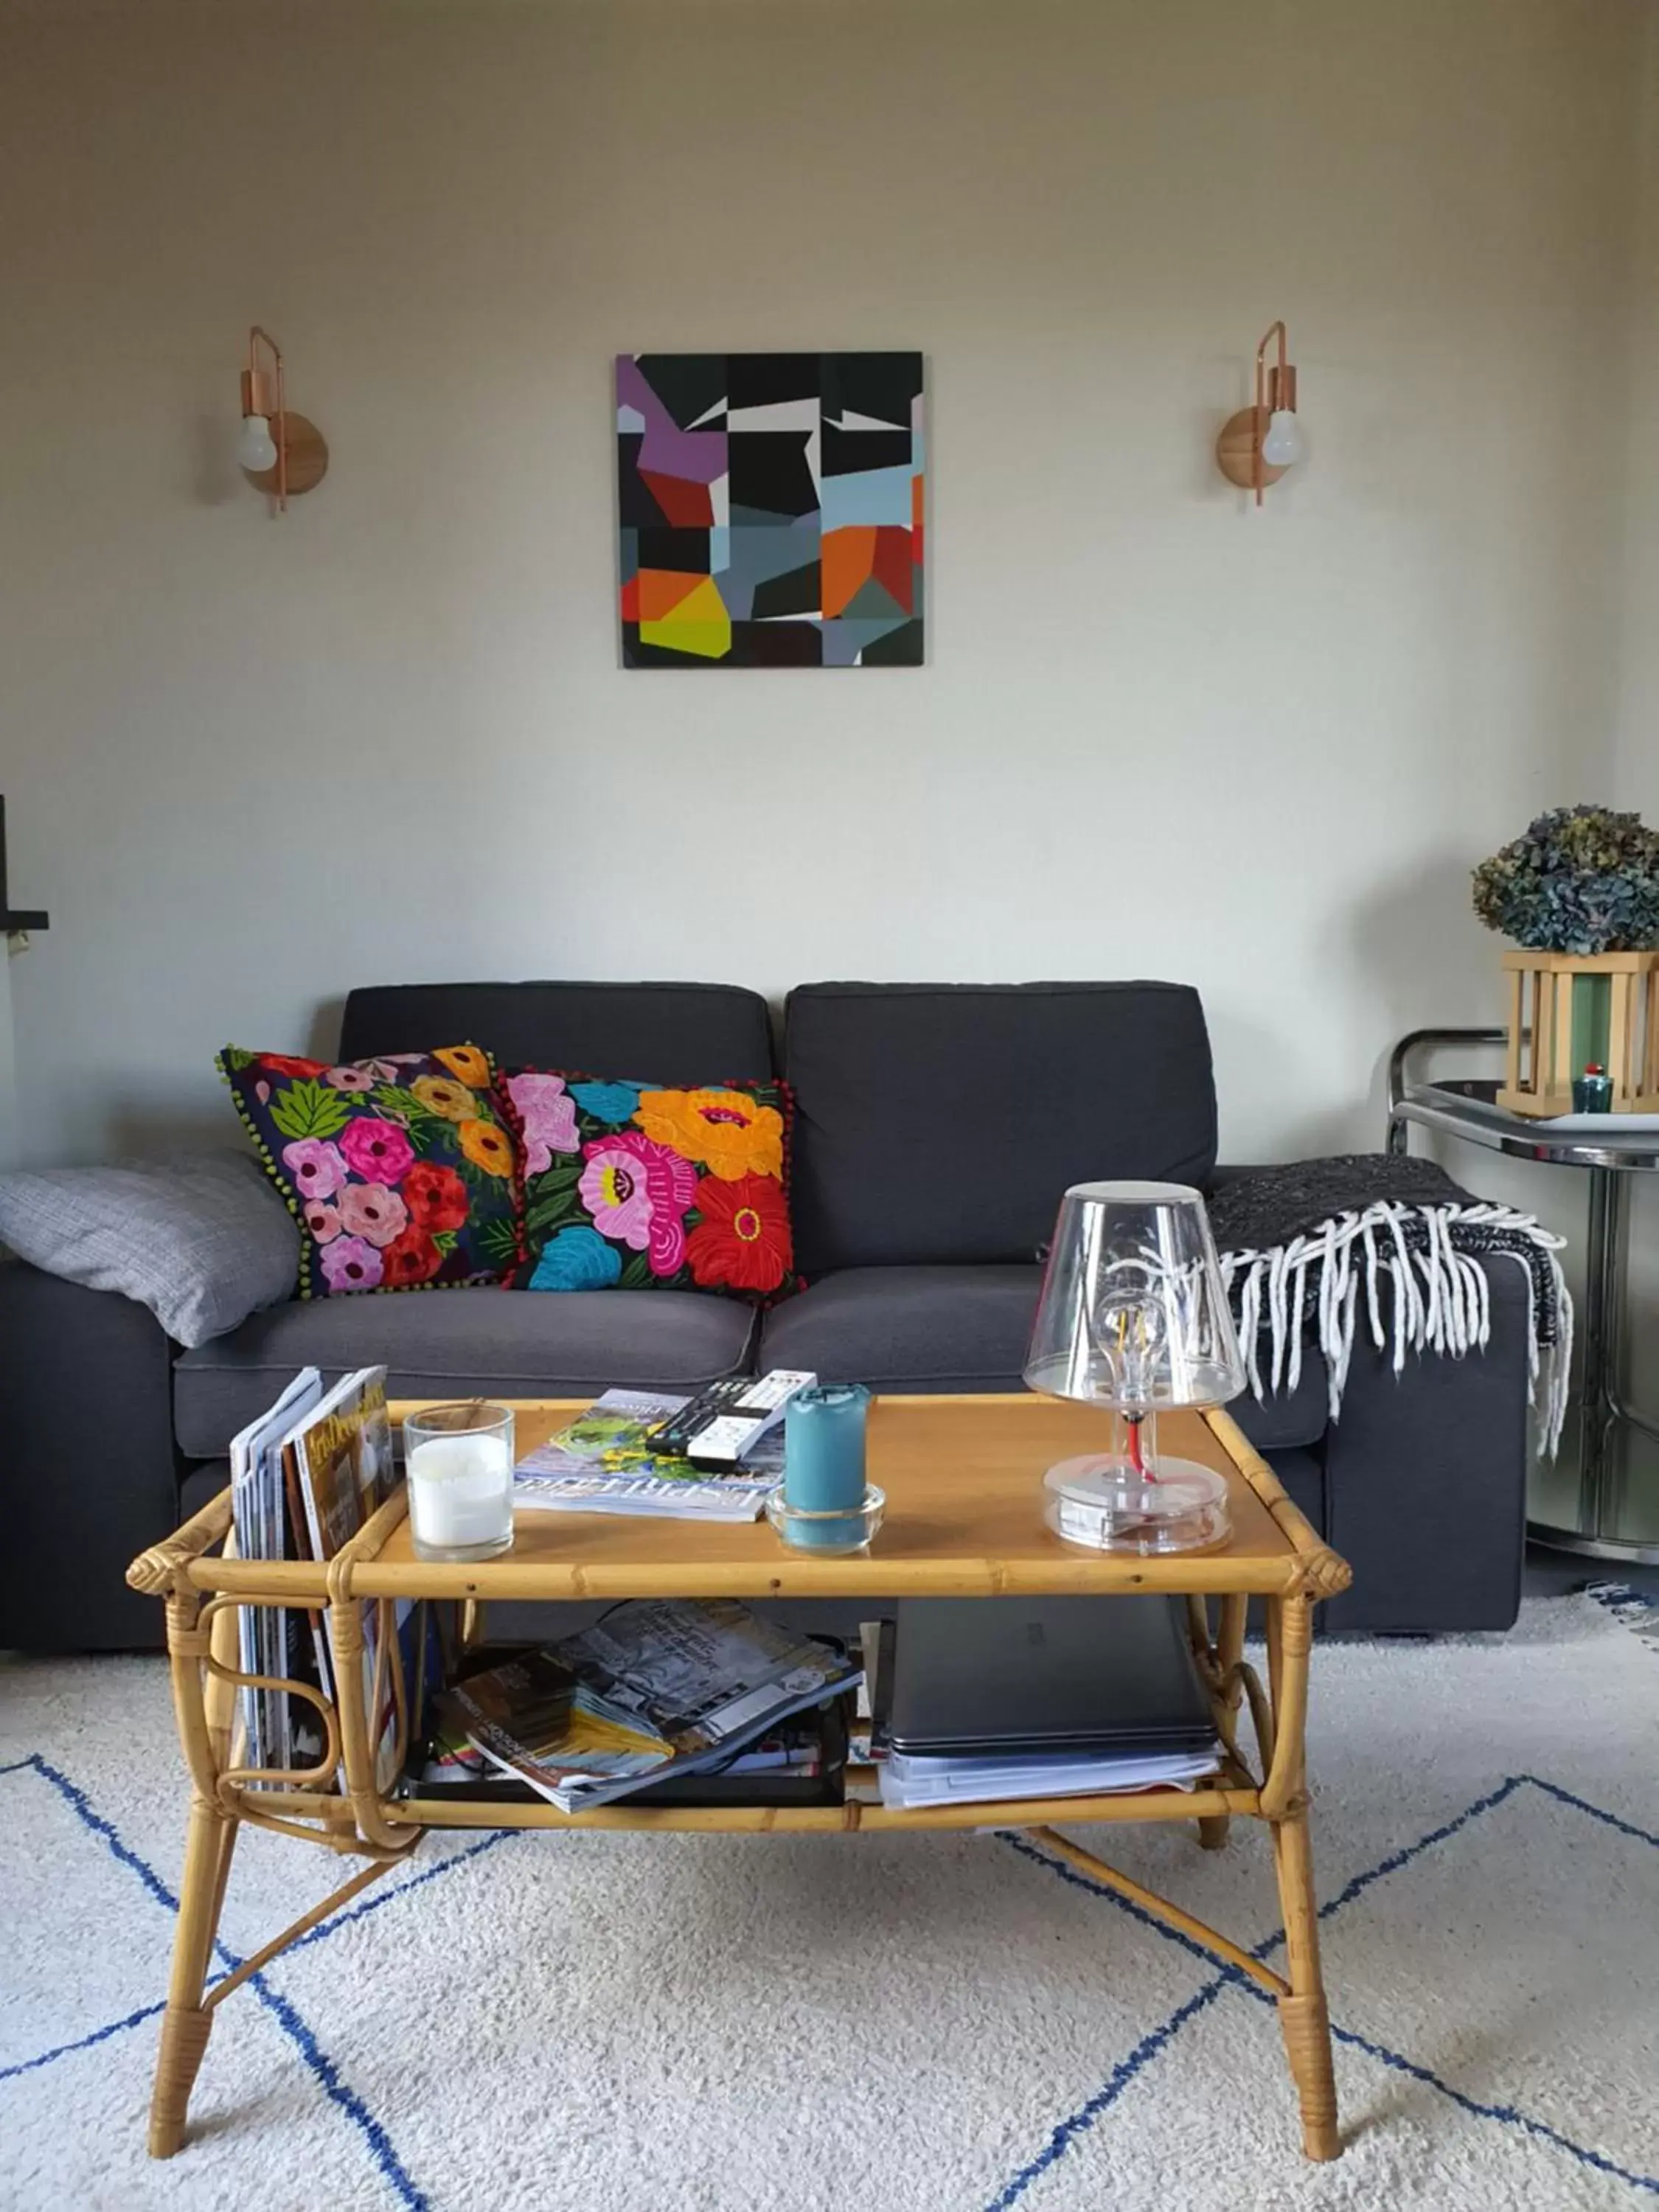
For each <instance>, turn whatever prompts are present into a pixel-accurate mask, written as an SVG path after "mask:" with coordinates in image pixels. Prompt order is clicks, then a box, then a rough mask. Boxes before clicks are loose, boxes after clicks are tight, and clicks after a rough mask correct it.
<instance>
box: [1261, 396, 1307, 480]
mask: <svg viewBox="0 0 1659 2212" xmlns="http://www.w3.org/2000/svg"><path fill="white" fill-rule="evenodd" d="M1261 458H1262V459H1263V460H1264V461H1266V463H1267V465H1268V467H1269V468H1270V469H1287V468H1289V467H1290V465H1291V463H1292V462H1293V461H1299V460H1300V459H1302V426H1301V424H1300V423H1299V422H1297V419H1296V416H1294V415H1293V414H1292V413H1291V410H1290V409H1289V408H1288V407H1276V408H1275V409H1274V410H1273V414H1272V416H1270V417H1269V418H1268V422H1267V436H1266V437H1265V438H1264V439H1263V440H1262V441H1261Z"/></svg>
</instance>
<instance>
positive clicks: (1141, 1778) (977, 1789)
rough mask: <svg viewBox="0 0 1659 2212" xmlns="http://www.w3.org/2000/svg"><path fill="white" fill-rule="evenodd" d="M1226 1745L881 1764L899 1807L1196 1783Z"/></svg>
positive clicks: (888, 1796)
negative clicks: (1159, 1752) (1096, 1755)
mask: <svg viewBox="0 0 1659 2212" xmlns="http://www.w3.org/2000/svg"><path fill="white" fill-rule="evenodd" d="M1219 1755H1220V1754H1219V1749H1218V1747H1217V1748H1213V1749H1211V1750H1209V1751H1199V1752H1190V1751H1189V1752H1174V1753H1164V1754H1163V1755H1162V1756H1155V1755H1148V1754H1146V1753H1139V1752H1128V1753H1114V1754H1113V1755H1112V1756H1110V1757H1101V1758H1091V1757H1089V1756H1088V1755H1086V1754H1085V1753H1074V1752H1037V1753H1032V1754H1031V1755H1030V1757H1028V1758H1024V1759H1019V1758H1014V1757H1011V1756H1009V1755H1007V1754H1006V1753H1005V1754H1002V1755H1000V1756H999V1757H996V1758H993V1759H924V1758H921V1757H919V1756H917V1755H915V1754H914V1753H905V1752H902V1751H896V1752H894V1753H891V1754H890V1757H889V1758H887V1759H884V1761H883V1762H882V1763H881V1765H879V1766H878V1768H877V1770H876V1772H877V1775H878V1778H879V1780H880V1784H881V1802H882V1803H883V1804H884V1805H890V1806H893V1807H895V1808H898V1809H901V1810H903V1809H908V1808H914V1807H916V1806H921V1805H977V1804H993V1803H996V1802H1005V1803H1006V1802H1011V1801H1012V1800H1013V1799H1016V1798H1022V1797H1094V1796H1104V1795H1105V1794H1106V1793H1107V1792H1108V1791H1112V1790H1155V1789H1159V1788H1170V1787H1173V1788H1176V1789H1180V1790H1190V1789H1191V1787H1192V1785H1193V1784H1194V1782H1196V1781H1197V1780H1199V1778H1200V1777H1201V1776H1203V1775H1206V1774H1212V1773H1213V1772H1214V1771H1215V1765H1216V1760H1217V1759H1218V1757H1219Z"/></svg>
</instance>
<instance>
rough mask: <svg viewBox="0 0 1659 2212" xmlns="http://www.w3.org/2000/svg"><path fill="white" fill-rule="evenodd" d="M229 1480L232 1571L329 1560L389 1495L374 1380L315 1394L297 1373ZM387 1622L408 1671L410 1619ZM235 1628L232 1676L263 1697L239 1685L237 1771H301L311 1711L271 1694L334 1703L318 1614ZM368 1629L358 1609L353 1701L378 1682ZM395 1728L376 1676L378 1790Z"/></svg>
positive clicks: (372, 1622) (257, 1610) (379, 1384)
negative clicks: (300, 1686)
mask: <svg viewBox="0 0 1659 2212" xmlns="http://www.w3.org/2000/svg"><path fill="white" fill-rule="evenodd" d="M230 1472H231V1507H232V1518H233V1524H234V1528H235V1533H236V1547H237V1550H238V1552H239V1553H240V1556H241V1557H242V1558H243V1559H315V1560H319V1561H325V1560H329V1559H333V1558H334V1557H335V1555H336V1554H337V1553H338V1552H339V1551H340V1550H341V1549H342V1547H343V1546H344V1545H345V1544H347V1543H349V1541H350V1540H351V1538H352V1537H354V1536H355V1535H356V1534H357V1532H358V1530H359V1529H360V1528H362V1525H363V1523H364V1522H365V1521H367V1520H368V1517H369V1516H370V1515H371V1514H372V1513H373V1512H374V1510H375V1508H376V1507H377V1506H379V1505H381V1504H384V1503H385V1501H386V1498H388V1497H390V1495H391V1494H392V1489H393V1487H394V1486H395V1482H396V1473H395V1469H394V1467H393V1462H392V1429H391V1424H390V1422H389V1421H388V1419H387V1418H386V1370H385V1368H384V1367H363V1368H359V1369H358V1370H357V1371H356V1373H355V1374H351V1375H347V1376H343V1377H342V1379H341V1380H340V1381H339V1382H338V1383H336V1384H335V1386H334V1388H333V1389H331V1390H326V1391H325V1389H324V1388H323V1379H322V1376H320V1375H319V1373H318V1371H317V1370H316V1369H315V1368H314V1367H307V1368H304V1369H302V1370H301V1372H300V1373H299V1374H298V1375H296V1376H295V1378H294V1380H293V1382H292V1383H289V1386H288V1388H287V1389H285V1390H284V1391H283V1394H282V1395H281V1396H280V1397H279V1398H278V1399H277V1400H276V1403H275V1404H274V1405H273V1406H271V1407H270V1409H269V1411H267V1412H266V1413H262V1414H261V1415H260V1417H259V1419H258V1420H257V1421H253V1422H251V1423H250V1424H249V1425H248V1426H247V1427H246V1428H245V1429H244V1430H243V1431H241V1433H240V1435H239V1436H237V1437H234V1438H233V1439H232V1442H231V1447H230ZM396 1614H397V1621H398V1634H399V1637H400V1638H401V1639H402V1640H403V1642H404V1664H405V1668H406V1669H408V1668H410V1665H411V1662H412V1661H413V1659H414V1656H415V1655H414V1652H413V1649H412V1644H413V1638H414V1635H415V1632H416V1631H415V1627H414V1625H413V1623H412V1620H411V1614H412V1608H411V1607H410V1605H409V1604H408V1603H407V1602H405V1601H400V1602H399V1604H398V1607H397V1608H396ZM238 1627H239V1633H240V1671H241V1672H242V1673H243V1674H251V1675H260V1676H263V1677H264V1678H265V1680H266V1682H267V1683H268V1684H270V1685H271V1686H268V1687H257V1686H252V1685H249V1686H245V1687H244V1688H243V1690H242V1692H241V1698H240V1720H241V1726H242V1730H243V1744H244V1748H243V1753H242V1757H241V1759H240V1764H242V1765H246V1766H273V1767H283V1768H291V1767H295V1766H305V1765H311V1764H313V1762H314V1760H315V1759H317V1757H318V1756H319V1753H320V1751H321V1748H322V1730H321V1728H320V1725H319V1718H318V1713H317V1709H316V1707H315V1706H314V1705H312V1704H311V1703H310V1701H309V1700H308V1699H304V1698H298V1697H295V1696H294V1695H293V1694H292V1693H291V1692H289V1690H288V1689H286V1688H284V1687H282V1686H280V1685H282V1684H283V1683H284V1682H289V1681H301V1682H306V1683H308V1684H311V1685H314V1686H316V1687H317V1688H318V1689H319V1691H320V1692H321V1693H322V1695H323V1696H324V1697H325V1698H327V1699H330V1700H331V1701H333V1700H335V1699H336V1695H337V1693H336V1690H335V1686H334V1655H333V1650H332V1645H331V1638H330V1634H329V1632H328V1628H327V1627H326V1626H325V1614H324V1612H323V1610H322V1609H321V1608H318V1609H316V1610H313V1611H310V1612H308V1613H307V1612H304V1611H301V1610H299V1609H296V1608H289V1607H280V1606H264V1605H249V1606H244V1607H242V1608H241V1610H240V1613H239V1614H238ZM379 1629H380V1609H379V1607H377V1606H376V1605H374V1604H373V1603H372V1602H369V1603H365V1605H364V1607H363V1625H362V1645H363V1658H362V1665H363V1688H364V1695H365V1698H368V1697H371V1696H372V1695H373V1691H374V1679H375V1674H376V1673H377V1671H378V1658H379V1648H378V1636H379ZM410 1679H411V1677H410V1674H408V1673H407V1672H406V1674H405V1680H410ZM395 1722H396V1713H395V1709H394V1703H393V1696H392V1683H391V1673H390V1669H389V1668H388V1669H387V1670H386V1674H385V1675H384V1676H383V1679H382V1682H381V1710H380V1715H379V1723H380V1783H381V1786H382V1787H383V1788H384V1787H386V1786H387V1785H388V1784H390V1783H391V1781H392V1778H393V1777H392V1753H393V1750H394V1748H395V1738H396V1726H395Z"/></svg>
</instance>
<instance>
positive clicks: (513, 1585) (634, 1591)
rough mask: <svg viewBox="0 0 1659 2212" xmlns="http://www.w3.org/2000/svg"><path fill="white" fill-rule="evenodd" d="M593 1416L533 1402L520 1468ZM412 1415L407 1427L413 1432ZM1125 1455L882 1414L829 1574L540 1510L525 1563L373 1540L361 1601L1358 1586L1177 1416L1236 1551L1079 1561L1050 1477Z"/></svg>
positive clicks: (769, 1545) (972, 1404)
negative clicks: (1077, 1462)
mask: <svg viewBox="0 0 1659 2212" xmlns="http://www.w3.org/2000/svg"><path fill="white" fill-rule="evenodd" d="M585 1404H586V1401H581V1400H538V1401H533V1402H526V1401H520V1402H519V1403H518V1404H517V1405H516V1406H515V1407H514V1411H515V1413H516V1414H517V1427H516V1443H517V1447H518V1450H519V1453H520V1455H523V1454H524V1453H525V1452H526V1451H527V1450H528V1449H531V1448H532V1446H533V1445H535V1444H537V1443H540V1442H541V1441H542V1440H543V1439H544V1437H547V1436H548V1435H549V1434H550V1433H551V1432H552V1431H554V1430H556V1429H557V1428H560V1427H562V1426H563V1425H565V1423H567V1422H568V1420H569V1419H571V1417H572V1416H573V1415H574V1413H577V1412H579V1411H580V1410H582V1409H583V1407H585ZM411 1410H412V1407H410V1406H409V1405H398V1406H396V1407H393V1409H392V1411H393V1415H394V1418H398V1419H401V1418H402V1416H403V1415H404V1413H407V1412H409V1411H411ZM1158 1443H1159V1447H1160V1449H1161V1450H1162V1451H1163V1452H1164V1453H1165V1454H1166V1455H1171V1456H1179V1457H1182V1458H1187V1459H1195V1460H1199V1461H1201V1462H1203V1463H1204V1464H1205V1465H1206V1466H1208V1467H1212V1468H1216V1469H1217V1470H1218V1472H1219V1473H1221V1474H1225V1476H1226V1477H1227V1479H1228V1487H1229V1492H1230V1498H1231V1510H1232V1522H1233V1534H1232V1538H1231V1541H1230V1542H1229V1543H1227V1544H1225V1546H1222V1547H1219V1548H1218V1549H1217V1550H1214V1551H1210V1552H1203V1553H1192V1552H1188V1553H1181V1554H1179V1555H1176V1556H1175V1557H1172V1558H1168V1559H1141V1558H1139V1557H1137V1556H1135V1555H1133V1554H1131V1553H1104V1552H1087V1551H1079V1550H1078V1549H1076V1548H1074V1547H1073V1546H1071V1545H1069V1544H1064V1543H1062V1542H1061V1541H1060V1539H1059V1538H1058V1537H1057V1536H1055V1535H1054V1534H1052V1533H1051V1531H1050V1530H1049V1529H1048V1528H1047V1527H1046V1526H1045V1524H1044V1522H1043V1518H1042V1507H1043V1494H1042V1477H1043V1474H1044V1472H1045V1471H1046V1469H1047V1468H1049V1467H1050V1466H1052V1465H1053V1463H1054V1462H1055V1461H1056V1460H1060V1459H1065V1458H1067V1457H1069V1456H1071V1455H1073V1454H1074V1453H1077V1452H1084V1451H1089V1450H1101V1449H1106V1448H1107V1446H1108V1444H1109V1419H1108V1417H1107V1416H1106V1415H1104V1414H1103V1413H1100V1412H1098V1411H1097V1410H1095V1409H1093V1408H1091V1407H1084V1406H1073V1405H1066V1404H1060V1403H1058V1402H1056V1401H1052V1400H1049V1399H1045V1398H1038V1397H1033V1396H1030V1395H1027V1394H1025V1393H1024V1392H1020V1393H1018V1394H1013V1395H1006V1396H984V1397H902V1398H878V1400H877V1401H876V1402H875V1404H874V1406H873V1407H872V1411H871V1418H870V1480H872V1482H873V1483H875V1484H877V1485H878V1486H879V1487H880V1488H881V1489H882V1490H884V1492H886V1494H887V1517H886V1522H885V1524H884V1527H883V1528H882V1530H881V1533H880V1534H879V1535H878V1537H877V1538H876V1540H875V1542H874V1543H873V1545H872V1547H871V1548H870V1550H869V1551H868V1552H867V1553H854V1554H853V1555H852V1556H850V1557H842V1558H839V1559H836V1558H828V1559H826V1558H819V1557H817V1556H816V1555H814V1554H812V1553H802V1552H795V1551H791V1550H789V1549H787V1547H785V1546H784V1545H783V1544H782V1543H781V1541H779V1539H778V1537H777V1536H776V1535H775V1534H774V1532H773V1530H772V1528H770V1526H769V1523H768V1522H766V1521H765V1520H764V1519H762V1520H759V1521H757V1522H747V1523H741V1524H736V1525H734V1524H732V1523H729V1522H720V1523H709V1522H690V1521H671V1520H667V1519H659V1518H646V1517H644V1516H622V1515H616V1514H599V1513H565V1512H549V1511H546V1510H528V1511H520V1513H518V1514H517V1515H516V1516H515V1518H514V1524H513V1549H512V1551H511V1552H509V1553H504V1554H503V1555H502V1556H501V1558H499V1559H489V1560H486V1561H483V1562H482V1563H477V1564H472V1565H450V1564H441V1563H438V1562H434V1561H429V1560H422V1559H416V1557H415V1553H414V1551H413V1548H412V1547H411V1544H410V1534H409V1524H408V1521H407V1519H406V1518H401V1519H397V1520H396V1524H395V1525H394V1526H392V1527H391V1528H389V1530H387V1531H386V1533H385V1534H383V1535H382V1534H379V1532H373V1533H372V1535H371V1541H369V1542H368V1543H367V1544H365V1545H364V1546H363V1547H362V1548H361V1550H358V1547H353V1548H354V1551H356V1552H357V1556H356V1558H355V1559H354V1560H353V1563H352V1567H351V1577H350V1587H351V1590H352V1593H353V1595H362V1596H410V1595H423V1596H428V1597H461V1596H477V1597H482V1598H497V1599H509V1598H511V1599H537V1598H539V1599H560V1598H583V1597H599V1598H620V1597H655V1596H671V1595H674V1596H684V1597H708V1596H716V1595H726V1596H733V1597H772V1596H779V1595H798V1596H815V1597H830V1596H848V1597H850V1596H858V1595H863V1594H868V1595H872V1596H873V1595H880V1596H884V1597H891V1596H900V1595H933V1596H939V1595H994V1594H996V1593H999V1592H1007V1593H1014V1594H1022V1595H1023V1594H1036V1593H1057V1592H1065V1591H1089V1590H1100V1591H1104V1590H1133V1589H1162V1590H1167V1591H1177V1590H1192V1591H1198V1592H1217V1591H1228V1590H1231V1591H1243V1592H1260V1593H1263V1594H1269V1595H1271V1594H1273V1593H1281V1592H1285V1591H1288V1590H1291V1589H1297V1588H1304V1587H1311V1588H1314V1589H1318V1588H1319V1587H1320V1585H1321V1581H1322V1577H1323V1580H1324V1582H1325V1583H1327V1584H1328V1586H1330V1587H1334V1588H1339V1589H1340V1588H1341V1587H1342V1586H1343V1584H1344V1583H1346V1578H1347V1577H1346V1568H1344V1567H1343V1565H1342V1563H1341V1562H1340V1560H1339V1559H1336V1557H1335V1555H1334V1553H1330V1552H1329V1551H1328V1550H1327V1549H1326V1547H1324V1546H1323V1544H1322V1542H1321V1541H1320V1539H1319V1537H1318V1536H1317V1535H1316V1533H1315V1531H1314V1530H1313V1529H1312V1528H1310V1526H1309V1524H1308V1523H1307V1522H1306V1521H1304V1519H1303V1517H1302V1516H1301V1515H1300V1514H1299V1513H1297V1510H1296V1509H1295V1507H1294V1506H1292V1505H1291V1504H1290V1502H1289V1500H1288V1499H1287V1498H1285V1496H1284V1493H1283V1492H1282V1491H1281V1490H1280V1489H1279V1486H1278V1484H1277V1483H1276V1482H1275V1480H1274V1479H1273V1475H1272V1474H1271V1473H1270V1472H1269V1470H1268V1469H1267V1467H1266V1466H1265V1465H1264V1464H1263V1462H1261V1460H1260V1459H1258V1458H1257V1457H1256V1455H1255V1453H1254V1452H1253V1451H1252V1450H1251V1449H1250V1448H1249V1445H1248V1444H1247V1443H1245V1442H1244V1440H1243V1437H1241V1436H1240V1435H1239V1433H1238V1431H1237V1429H1235V1428H1234V1426H1233V1425H1232V1423H1231V1421H1229V1420H1228V1419H1226V1417H1225V1414H1224V1415H1214V1416H1212V1415H1204V1414H1198V1413H1170V1414H1164V1415H1162V1416H1160V1418H1159V1422H1158ZM383 1517H384V1516H377V1519H381V1518H383ZM201 1564H202V1565H203V1566H204V1568H211V1567H212V1566H213V1565H216V1563H215V1562H210V1561H205V1560H204V1561H203V1562H202V1563H201ZM248 1564H249V1565H250V1566H252V1562H250V1563H248Z"/></svg>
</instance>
